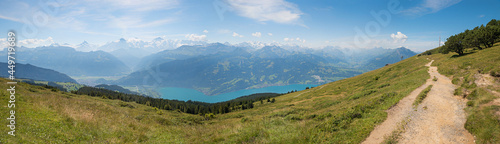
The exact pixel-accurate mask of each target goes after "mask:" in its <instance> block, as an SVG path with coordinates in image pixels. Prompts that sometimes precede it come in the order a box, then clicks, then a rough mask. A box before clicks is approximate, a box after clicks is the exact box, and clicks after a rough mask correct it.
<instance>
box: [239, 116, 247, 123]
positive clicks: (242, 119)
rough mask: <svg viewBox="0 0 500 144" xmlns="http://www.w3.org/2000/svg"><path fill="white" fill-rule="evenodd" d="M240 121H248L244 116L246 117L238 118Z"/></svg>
mask: <svg viewBox="0 0 500 144" xmlns="http://www.w3.org/2000/svg"><path fill="white" fill-rule="evenodd" d="M240 121H241V122H242V123H244V122H246V121H248V118H246V117H244V118H241V120H240Z"/></svg>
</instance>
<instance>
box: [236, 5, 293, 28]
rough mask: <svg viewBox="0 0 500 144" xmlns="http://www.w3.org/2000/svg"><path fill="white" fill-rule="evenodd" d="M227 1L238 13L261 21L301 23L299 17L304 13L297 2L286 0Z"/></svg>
mask: <svg viewBox="0 0 500 144" xmlns="http://www.w3.org/2000/svg"><path fill="white" fill-rule="evenodd" d="M227 2H228V4H229V6H230V7H231V8H232V10H235V11H236V13H237V14H238V15H240V16H243V17H247V18H251V19H254V20H257V21H260V22H266V21H273V22H276V23H284V24H300V23H299V19H300V16H301V15H302V14H303V13H302V12H301V11H300V10H299V8H298V6H297V5H296V4H293V3H290V2H287V1H285V0H228V1H227Z"/></svg>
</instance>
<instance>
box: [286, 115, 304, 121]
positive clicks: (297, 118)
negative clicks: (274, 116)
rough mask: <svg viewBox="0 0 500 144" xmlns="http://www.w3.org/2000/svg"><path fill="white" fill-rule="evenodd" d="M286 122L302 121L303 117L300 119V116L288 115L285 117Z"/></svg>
mask: <svg viewBox="0 0 500 144" xmlns="http://www.w3.org/2000/svg"><path fill="white" fill-rule="evenodd" d="M285 120H289V121H296V120H302V117H300V115H298V114H291V115H287V116H286V117H285Z"/></svg>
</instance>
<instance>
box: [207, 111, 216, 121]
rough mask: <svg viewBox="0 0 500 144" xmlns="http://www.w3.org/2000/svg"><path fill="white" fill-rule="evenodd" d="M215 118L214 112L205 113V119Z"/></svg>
mask: <svg viewBox="0 0 500 144" xmlns="http://www.w3.org/2000/svg"><path fill="white" fill-rule="evenodd" d="M213 118H215V115H214V113H207V114H205V120H210V119H213Z"/></svg>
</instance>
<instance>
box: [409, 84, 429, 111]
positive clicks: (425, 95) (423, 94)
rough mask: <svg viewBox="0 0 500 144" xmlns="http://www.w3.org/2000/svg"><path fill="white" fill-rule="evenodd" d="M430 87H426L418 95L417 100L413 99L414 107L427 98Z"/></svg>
mask: <svg viewBox="0 0 500 144" xmlns="http://www.w3.org/2000/svg"><path fill="white" fill-rule="evenodd" d="M431 89H432V85H429V86H427V88H425V89H424V90H422V92H420V94H418V96H417V99H415V102H414V103H413V105H414V106H418V105H419V104H420V103H422V101H424V99H425V97H427V93H429V91H431Z"/></svg>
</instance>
